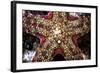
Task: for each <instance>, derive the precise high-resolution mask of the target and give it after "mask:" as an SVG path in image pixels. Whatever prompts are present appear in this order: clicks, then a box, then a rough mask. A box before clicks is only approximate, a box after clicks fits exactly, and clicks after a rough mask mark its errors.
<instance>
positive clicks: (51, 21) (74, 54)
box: [22, 10, 90, 62]
mask: <svg viewBox="0 0 100 73" xmlns="http://www.w3.org/2000/svg"><path fill="white" fill-rule="evenodd" d="M31 12H32V11H31ZM31 12H27V13H26V11H25V10H23V23H22V24H23V31H24V32H27V33H31V34H33V35H35V36H37V37H39V38H40V45H39V46H38V47H37V48H36V52H37V54H36V56H35V57H34V58H33V62H36V61H38V62H42V61H43V62H48V61H51V60H52V59H53V56H52V55H53V53H54V50H55V49H57V48H61V49H63V51H64V52H63V56H64V58H65V59H66V60H84V59H89V58H88V55H85V54H84V52H83V51H82V49H81V48H79V47H78V43H77V42H78V39H79V38H80V37H81V36H83V35H84V34H86V33H88V32H89V31H90V15H79V14H78V13H76V15H75V16H74V15H70V13H71V12H57V11H55V12H54V11H50V12H48V14H46V15H41V14H34V13H33V14H32V13H31ZM33 12H34V11H33ZM41 12H43V11H41ZM74 13H75V12H74ZM37 33H38V34H37Z"/></svg>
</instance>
